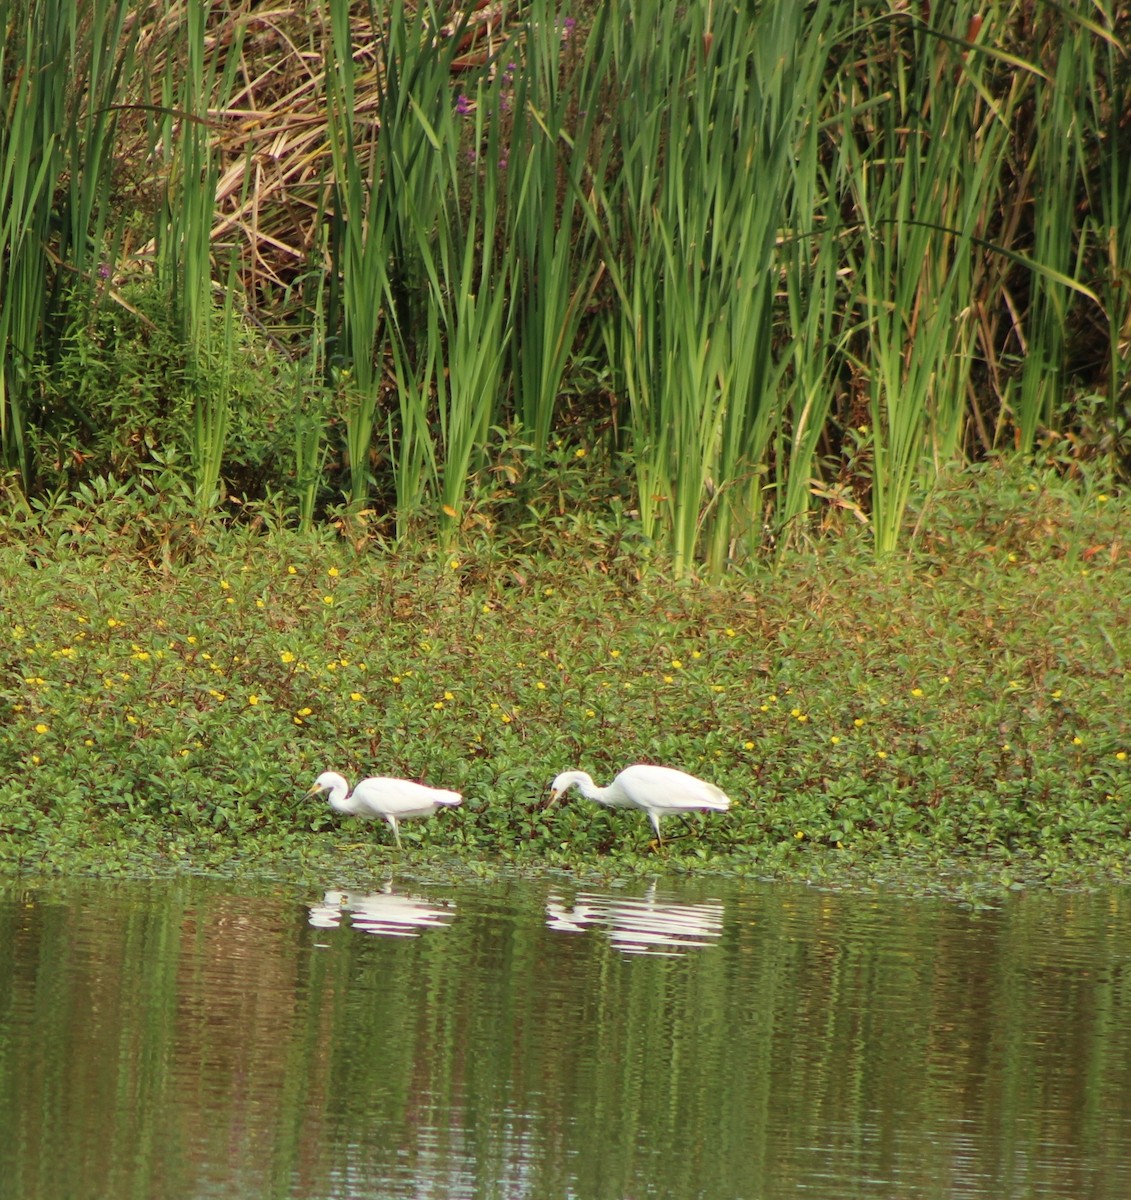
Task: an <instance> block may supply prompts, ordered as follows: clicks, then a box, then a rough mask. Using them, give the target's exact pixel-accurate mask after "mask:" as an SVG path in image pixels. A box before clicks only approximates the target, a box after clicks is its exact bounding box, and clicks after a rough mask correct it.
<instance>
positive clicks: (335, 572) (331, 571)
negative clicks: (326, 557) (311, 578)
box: [326, 567, 341, 579]
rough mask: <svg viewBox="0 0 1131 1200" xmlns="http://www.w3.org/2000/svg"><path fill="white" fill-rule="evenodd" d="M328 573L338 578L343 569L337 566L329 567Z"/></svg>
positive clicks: (332, 577)
mask: <svg viewBox="0 0 1131 1200" xmlns="http://www.w3.org/2000/svg"><path fill="white" fill-rule="evenodd" d="M326 574H327V575H329V576H330V578H331V579H337V578H338V576H339V575H340V574H341V571H339V570H338V568H337V567H327V568H326Z"/></svg>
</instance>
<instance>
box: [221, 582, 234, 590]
mask: <svg viewBox="0 0 1131 1200" xmlns="http://www.w3.org/2000/svg"><path fill="white" fill-rule="evenodd" d="M231 586H232V585H231V584H230V583H229V582H228V581H227V580H226V579H221V580H220V590H221V591H222V592H226V591H227V590H228V589H229V588H230V587H231Z"/></svg>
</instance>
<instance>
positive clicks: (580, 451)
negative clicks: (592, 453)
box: [573, 446, 589, 458]
mask: <svg viewBox="0 0 1131 1200" xmlns="http://www.w3.org/2000/svg"><path fill="white" fill-rule="evenodd" d="M588 453H589V451H588V450H586V449H585V447H584V446H578V447H577V449H576V450H575V451H574V452H573V457H574V458H584V457H585V456H586V455H587V454H588Z"/></svg>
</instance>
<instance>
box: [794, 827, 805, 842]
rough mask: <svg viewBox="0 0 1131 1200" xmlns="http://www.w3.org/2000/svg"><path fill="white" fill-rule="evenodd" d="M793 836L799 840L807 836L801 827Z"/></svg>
mask: <svg viewBox="0 0 1131 1200" xmlns="http://www.w3.org/2000/svg"><path fill="white" fill-rule="evenodd" d="M793 836H794V837H795V838H797V840H798V841H801V839H802V838H803V837H804V836H805V831H804V830H803V829H799V830H798V831H797V832H796V833H795V834H794V835H793Z"/></svg>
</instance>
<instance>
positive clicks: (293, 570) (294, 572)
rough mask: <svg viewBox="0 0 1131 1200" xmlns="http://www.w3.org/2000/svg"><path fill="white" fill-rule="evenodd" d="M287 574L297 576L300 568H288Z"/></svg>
mask: <svg viewBox="0 0 1131 1200" xmlns="http://www.w3.org/2000/svg"><path fill="white" fill-rule="evenodd" d="M287 574H288V575H297V574H298V568H297V567H295V566H289V567H287Z"/></svg>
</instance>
